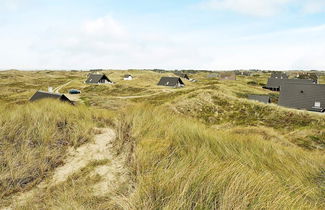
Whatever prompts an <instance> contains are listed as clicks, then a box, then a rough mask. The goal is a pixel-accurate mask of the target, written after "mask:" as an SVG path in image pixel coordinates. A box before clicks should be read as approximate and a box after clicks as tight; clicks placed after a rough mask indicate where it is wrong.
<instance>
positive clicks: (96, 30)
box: [82, 16, 127, 38]
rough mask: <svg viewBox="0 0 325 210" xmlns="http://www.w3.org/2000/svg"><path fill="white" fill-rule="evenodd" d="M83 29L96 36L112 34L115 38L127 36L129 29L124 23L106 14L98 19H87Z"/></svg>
mask: <svg viewBox="0 0 325 210" xmlns="http://www.w3.org/2000/svg"><path fill="white" fill-rule="evenodd" d="M82 28H83V31H84V32H85V33H87V34H88V35H94V36H99V35H102V36H110V37H114V38H123V37H126V36H127V31H126V30H125V29H124V28H123V27H122V25H121V24H120V23H119V22H118V21H116V20H115V19H113V18H112V17H111V16H105V17H102V18H98V19H96V20H89V21H86V22H85V23H84V24H83V26H82Z"/></svg>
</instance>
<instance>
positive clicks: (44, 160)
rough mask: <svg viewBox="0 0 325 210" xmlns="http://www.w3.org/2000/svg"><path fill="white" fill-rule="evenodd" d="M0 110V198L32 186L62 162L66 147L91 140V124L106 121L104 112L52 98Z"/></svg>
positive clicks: (99, 123)
mask: <svg viewBox="0 0 325 210" xmlns="http://www.w3.org/2000/svg"><path fill="white" fill-rule="evenodd" d="M0 110H1V113H2V114H1V118H0V201H4V200H5V199H6V198H7V197H8V196H10V195H12V194H13V193H15V192H18V191H23V190H26V189H30V188H31V187H33V186H35V185H36V184H37V183H39V182H40V181H41V180H42V179H43V178H44V177H46V176H48V175H49V174H50V173H51V172H52V170H53V169H54V168H56V167H57V166H59V165H61V164H62V161H63V159H64V157H65V155H66V150H67V148H69V147H78V146H80V145H81V144H83V143H85V142H87V141H89V140H91V139H92V137H93V132H92V130H93V128H94V127H95V126H100V125H107V124H108V123H110V119H109V118H108V115H107V114H106V113H105V112H101V113H100V115H98V112H95V111H91V110H89V109H88V108H86V107H84V106H77V107H76V106H71V105H70V104H65V103H60V102H56V101H52V100H48V101H47V100H45V101H41V102H38V103H30V104H28V105H16V106H13V107H12V106H10V107H9V106H0ZM0 203H2V202H0Z"/></svg>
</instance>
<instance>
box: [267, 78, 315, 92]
mask: <svg viewBox="0 0 325 210" xmlns="http://www.w3.org/2000/svg"><path fill="white" fill-rule="evenodd" d="M288 83H295V84H314V81H313V80H309V79H275V78H269V79H268V81H267V85H266V86H265V88H276V89H278V88H280V87H281V86H282V85H284V84H288Z"/></svg>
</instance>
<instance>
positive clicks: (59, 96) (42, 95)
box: [29, 91, 73, 104]
mask: <svg viewBox="0 0 325 210" xmlns="http://www.w3.org/2000/svg"><path fill="white" fill-rule="evenodd" d="M47 98H50V99H57V100H60V101H64V102H69V103H71V104H73V102H72V101H71V100H70V99H69V98H68V97H66V96H65V95H64V94H59V93H51V92H45V91H37V92H36V93H35V94H34V95H33V96H32V97H31V98H30V99H29V101H31V102H33V101H38V100H41V99H47Z"/></svg>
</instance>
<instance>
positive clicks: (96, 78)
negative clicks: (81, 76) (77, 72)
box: [86, 74, 112, 84]
mask: <svg viewBox="0 0 325 210" xmlns="http://www.w3.org/2000/svg"><path fill="white" fill-rule="evenodd" d="M103 79H105V80H107V81H108V82H112V81H111V80H110V79H108V77H107V76H106V75H105V74H89V75H88V78H87V80H86V83H90V84H93V83H99V82H100V80H103Z"/></svg>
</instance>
